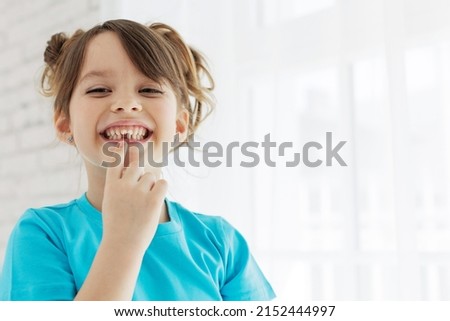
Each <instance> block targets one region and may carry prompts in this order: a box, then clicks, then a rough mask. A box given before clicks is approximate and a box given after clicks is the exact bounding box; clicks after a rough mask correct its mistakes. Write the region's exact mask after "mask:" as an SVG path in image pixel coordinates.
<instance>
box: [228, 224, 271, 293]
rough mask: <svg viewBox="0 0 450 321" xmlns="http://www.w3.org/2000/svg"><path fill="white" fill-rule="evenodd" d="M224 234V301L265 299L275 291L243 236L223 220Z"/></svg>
mask: <svg viewBox="0 0 450 321" xmlns="http://www.w3.org/2000/svg"><path fill="white" fill-rule="evenodd" d="M222 226H223V233H224V235H225V240H226V244H225V248H226V251H225V275H226V279H225V282H224V284H223V286H222V287H221V294H222V298H223V299H224V300H225V301H246V300H251V301H267V300H271V299H273V298H275V293H274V291H273V289H272V287H271V286H270V284H269V282H268V281H267V280H266V278H265V276H264V275H263V273H262V271H261V270H260V268H259V266H258V264H257V263H256V261H255V259H254V258H253V256H252V255H251V253H250V249H249V247H248V244H247V242H246V240H245V239H244V237H243V236H242V235H241V234H240V233H239V232H238V231H237V230H236V229H235V228H234V227H233V226H231V225H230V224H229V223H228V222H227V221H225V220H223V224H222Z"/></svg>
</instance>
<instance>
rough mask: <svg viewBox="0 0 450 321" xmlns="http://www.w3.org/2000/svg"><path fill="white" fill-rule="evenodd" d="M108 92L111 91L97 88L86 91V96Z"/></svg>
mask: <svg viewBox="0 0 450 321" xmlns="http://www.w3.org/2000/svg"><path fill="white" fill-rule="evenodd" d="M110 92H111V90H110V89H108V88H105V87H97V88H92V89H89V90H88V91H86V94H107V93H110Z"/></svg>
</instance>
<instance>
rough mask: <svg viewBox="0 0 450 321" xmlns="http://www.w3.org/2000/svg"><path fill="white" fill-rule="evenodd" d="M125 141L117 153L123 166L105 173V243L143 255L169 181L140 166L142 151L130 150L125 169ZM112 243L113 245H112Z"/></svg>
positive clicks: (159, 212)
mask: <svg viewBox="0 0 450 321" xmlns="http://www.w3.org/2000/svg"><path fill="white" fill-rule="evenodd" d="M125 150H127V145H126V143H125V142H121V144H120V145H119V146H118V147H117V148H116V149H115V150H114V151H115V152H116V153H118V154H119V155H120V164H119V165H118V166H117V167H110V168H108V169H107V172H106V181H105V190H104V194H103V203H102V215H103V241H105V242H112V244H114V246H121V247H122V246H124V247H125V248H126V250H128V251H132V250H137V251H140V253H141V254H142V255H143V254H144V253H145V250H146V249H147V248H148V246H149V245H150V243H151V241H152V239H153V236H154V234H155V232H156V228H157V226H158V223H159V219H160V215H161V211H162V207H163V205H164V197H165V195H166V193H167V182H166V181H165V180H163V179H159V180H158V179H157V178H156V176H155V174H153V173H151V172H144V168H143V167H139V151H138V149H137V148H133V147H132V146H131V147H130V148H129V149H128V155H127V156H128V157H127V158H128V159H127V160H128V167H125ZM110 244H111V243H110Z"/></svg>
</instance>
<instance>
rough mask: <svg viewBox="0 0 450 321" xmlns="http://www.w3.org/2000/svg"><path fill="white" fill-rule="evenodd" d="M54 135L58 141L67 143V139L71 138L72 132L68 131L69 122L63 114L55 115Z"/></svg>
mask: <svg viewBox="0 0 450 321" xmlns="http://www.w3.org/2000/svg"><path fill="white" fill-rule="evenodd" d="M54 123H55V129H56V135H57V136H58V138H59V140H61V141H63V142H65V143H67V142H68V138H69V137H70V136H72V131H71V129H70V120H69V119H68V117H67V116H66V115H65V114H64V113H61V112H60V113H59V114H55V117H54Z"/></svg>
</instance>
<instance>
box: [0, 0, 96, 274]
mask: <svg viewBox="0 0 450 321" xmlns="http://www.w3.org/2000/svg"><path fill="white" fill-rule="evenodd" d="M99 21H100V1H99V0H38V1H36V0H2V1H1V2H0V266H1V265H2V262H3V257H4V250H5V246H6V243H7V240H8V237H9V234H10V232H11V229H12V227H13V226H14V223H15V222H16V220H17V218H18V217H19V216H20V215H21V214H22V213H23V211H24V210H25V209H26V208H28V207H35V206H42V205H48V204H56V203H60V202H66V201H68V200H70V199H73V198H75V197H78V196H79V195H80V193H82V192H83V191H84V190H85V188H86V182H85V178H84V177H85V175H84V172H82V170H81V164H80V158H79V157H77V155H76V152H74V151H73V150H72V149H71V148H70V147H68V146H65V144H62V143H58V142H56V138H55V132H54V130H53V124H52V105H51V101H50V100H49V99H46V98H43V97H41V96H40V95H39V94H38V87H39V86H38V85H39V81H40V72H41V71H42V70H43V65H44V64H43V52H44V49H45V46H46V42H47V40H49V39H50V36H51V35H52V34H54V33H56V32H60V31H65V32H69V33H71V32H73V31H75V29H77V28H88V27H91V26H92V25H94V24H96V23H98V22H99Z"/></svg>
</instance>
